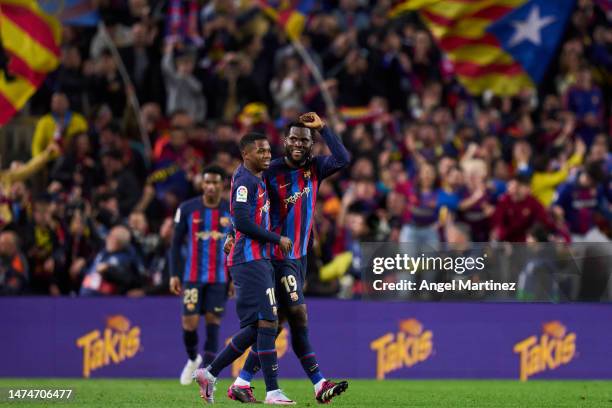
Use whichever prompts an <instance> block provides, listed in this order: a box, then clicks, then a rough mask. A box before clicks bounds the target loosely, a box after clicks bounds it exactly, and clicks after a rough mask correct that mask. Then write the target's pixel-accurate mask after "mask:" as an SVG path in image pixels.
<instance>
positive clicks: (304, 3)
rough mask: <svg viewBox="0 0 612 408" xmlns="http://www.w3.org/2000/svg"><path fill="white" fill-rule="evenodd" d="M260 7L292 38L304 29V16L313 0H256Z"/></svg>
mask: <svg viewBox="0 0 612 408" xmlns="http://www.w3.org/2000/svg"><path fill="white" fill-rule="evenodd" d="M258 3H259V5H260V7H261V9H262V10H263V11H264V12H265V13H266V14H267V15H268V16H270V17H271V18H272V19H273V20H275V21H276V22H277V23H278V24H279V25H280V26H281V27H282V28H283V30H284V31H285V33H286V34H287V36H288V37H289V38H291V39H293V40H295V39H298V38H299V37H300V35H302V31H304V26H305V25H306V18H307V17H308V14H309V13H310V12H311V11H312V9H313V8H314V5H315V0H258Z"/></svg>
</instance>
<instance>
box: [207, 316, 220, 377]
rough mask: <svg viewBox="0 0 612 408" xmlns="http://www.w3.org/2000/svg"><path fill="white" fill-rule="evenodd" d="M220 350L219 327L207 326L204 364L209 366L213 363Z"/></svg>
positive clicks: (215, 325) (210, 324)
mask: <svg viewBox="0 0 612 408" xmlns="http://www.w3.org/2000/svg"><path fill="white" fill-rule="evenodd" d="M218 348H219V325H218V324H214V323H207V324H206V343H204V364H205V366H207V365H208V364H210V363H212V361H213V360H214V359H215V356H216V354H217V349H218Z"/></svg>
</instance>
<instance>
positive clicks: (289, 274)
mask: <svg viewBox="0 0 612 408" xmlns="http://www.w3.org/2000/svg"><path fill="white" fill-rule="evenodd" d="M272 266H273V267H274V279H275V282H276V296H278V305H279V306H280V307H283V308H286V307H289V306H296V305H303V304H304V282H305V281H306V269H307V262H306V257H305V256H303V257H301V258H300V259H282V260H274V261H272Z"/></svg>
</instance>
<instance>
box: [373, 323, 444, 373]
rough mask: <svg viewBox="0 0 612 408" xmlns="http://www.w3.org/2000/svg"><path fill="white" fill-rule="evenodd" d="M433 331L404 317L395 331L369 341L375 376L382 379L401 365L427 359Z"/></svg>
mask: <svg viewBox="0 0 612 408" xmlns="http://www.w3.org/2000/svg"><path fill="white" fill-rule="evenodd" d="M432 337H433V333H432V332H431V330H423V325H422V324H421V323H420V322H419V321H418V320H416V319H406V320H402V321H401V322H400V323H399V331H398V332H397V333H395V334H394V333H387V334H385V335H383V336H381V337H379V338H377V339H376V340H374V341H372V342H371V343H370V348H371V349H372V350H374V351H376V378H377V379H378V380H382V379H383V378H385V375H386V374H388V373H390V372H392V371H396V370H399V369H400V368H403V367H412V366H413V365H415V364H417V363H420V362H422V361H425V360H427V359H428V358H429V357H430V356H431V352H432V349H433V342H432Z"/></svg>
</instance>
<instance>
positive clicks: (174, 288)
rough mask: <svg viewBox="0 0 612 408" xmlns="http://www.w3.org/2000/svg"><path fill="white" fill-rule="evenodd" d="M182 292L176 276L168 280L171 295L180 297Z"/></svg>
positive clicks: (179, 281)
mask: <svg viewBox="0 0 612 408" xmlns="http://www.w3.org/2000/svg"><path fill="white" fill-rule="evenodd" d="M181 291H182V288H181V280H180V279H179V278H178V276H173V277H171V278H170V292H171V293H172V294H173V295H180V294H181Z"/></svg>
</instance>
